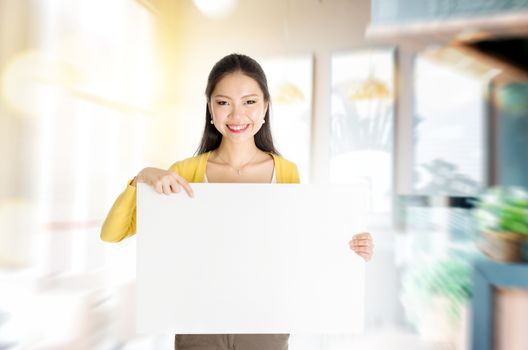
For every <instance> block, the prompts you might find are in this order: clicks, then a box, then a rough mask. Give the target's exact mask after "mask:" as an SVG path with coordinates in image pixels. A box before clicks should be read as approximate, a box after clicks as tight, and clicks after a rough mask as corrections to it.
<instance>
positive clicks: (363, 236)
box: [352, 232, 372, 239]
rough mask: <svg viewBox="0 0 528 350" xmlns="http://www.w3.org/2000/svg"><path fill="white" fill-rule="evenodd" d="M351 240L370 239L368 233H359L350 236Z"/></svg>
mask: <svg viewBox="0 0 528 350" xmlns="http://www.w3.org/2000/svg"><path fill="white" fill-rule="evenodd" d="M352 239H372V237H371V235H370V233H368V232H361V233H357V234H355V235H354V236H352Z"/></svg>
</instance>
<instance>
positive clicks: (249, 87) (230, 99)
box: [209, 72, 268, 143]
mask: <svg viewBox="0 0 528 350" xmlns="http://www.w3.org/2000/svg"><path fill="white" fill-rule="evenodd" d="M267 108H268V102H266V101H265V100H264V94H263V92H262V90H261V89H260V86H259V84H258V83H257V82H256V81H255V80H254V79H253V78H250V77H248V76H247V75H245V74H243V73H241V72H235V73H230V74H228V75H226V76H224V77H223V78H222V79H220V81H219V82H218V83H217V84H216V87H215V89H214V90H213V93H212V94H211V98H210V101H209V111H210V112H211V116H212V118H213V120H214V125H215V127H216V129H217V130H218V131H219V132H220V133H221V134H222V136H223V139H224V141H231V142H234V143H243V142H245V141H248V140H250V139H252V138H253V136H254V135H255V134H256V133H257V132H258V131H259V130H260V128H261V127H262V122H263V120H264V116H265V115H266V110H267Z"/></svg>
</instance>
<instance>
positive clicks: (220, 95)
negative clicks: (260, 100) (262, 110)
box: [213, 94, 259, 100]
mask: <svg viewBox="0 0 528 350" xmlns="http://www.w3.org/2000/svg"><path fill="white" fill-rule="evenodd" d="M213 97H214V98H218V97H221V98H227V99H230V100H231V97H229V96H226V95H222V94H217V95H214V96H213ZM248 97H259V95H258V94H248V95H244V96H242V98H248Z"/></svg>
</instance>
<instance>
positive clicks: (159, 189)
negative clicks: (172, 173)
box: [154, 181, 163, 194]
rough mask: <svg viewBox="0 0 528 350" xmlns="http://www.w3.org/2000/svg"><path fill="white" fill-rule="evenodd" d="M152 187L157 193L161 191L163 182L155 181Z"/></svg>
mask: <svg viewBox="0 0 528 350" xmlns="http://www.w3.org/2000/svg"><path fill="white" fill-rule="evenodd" d="M154 188H155V189H156V192H158V193H159V194H162V193H163V183H162V182H161V181H157V182H156V184H155V185H154Z"/></svg>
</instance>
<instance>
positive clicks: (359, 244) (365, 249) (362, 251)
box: [348, 232, 374, 261]
mask: <svg viewBox="0 0 528 350" xmlns="http://www.w3.org/2000/svg"><path fill="white" fill-rule="evenodd" d="M348 245H349V246H350V249H352V250H353V251H354V253H356V254H357V255H359V256H361V257H362V258H363V259H364V260H365V261H369V260H370V259H371V258H372V254H373V250H374V243H372V237H371V236H370V233H368V232H363V233H358V234H355V235H354V236H352V239H351V240H350V242H348Z"/></svg>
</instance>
